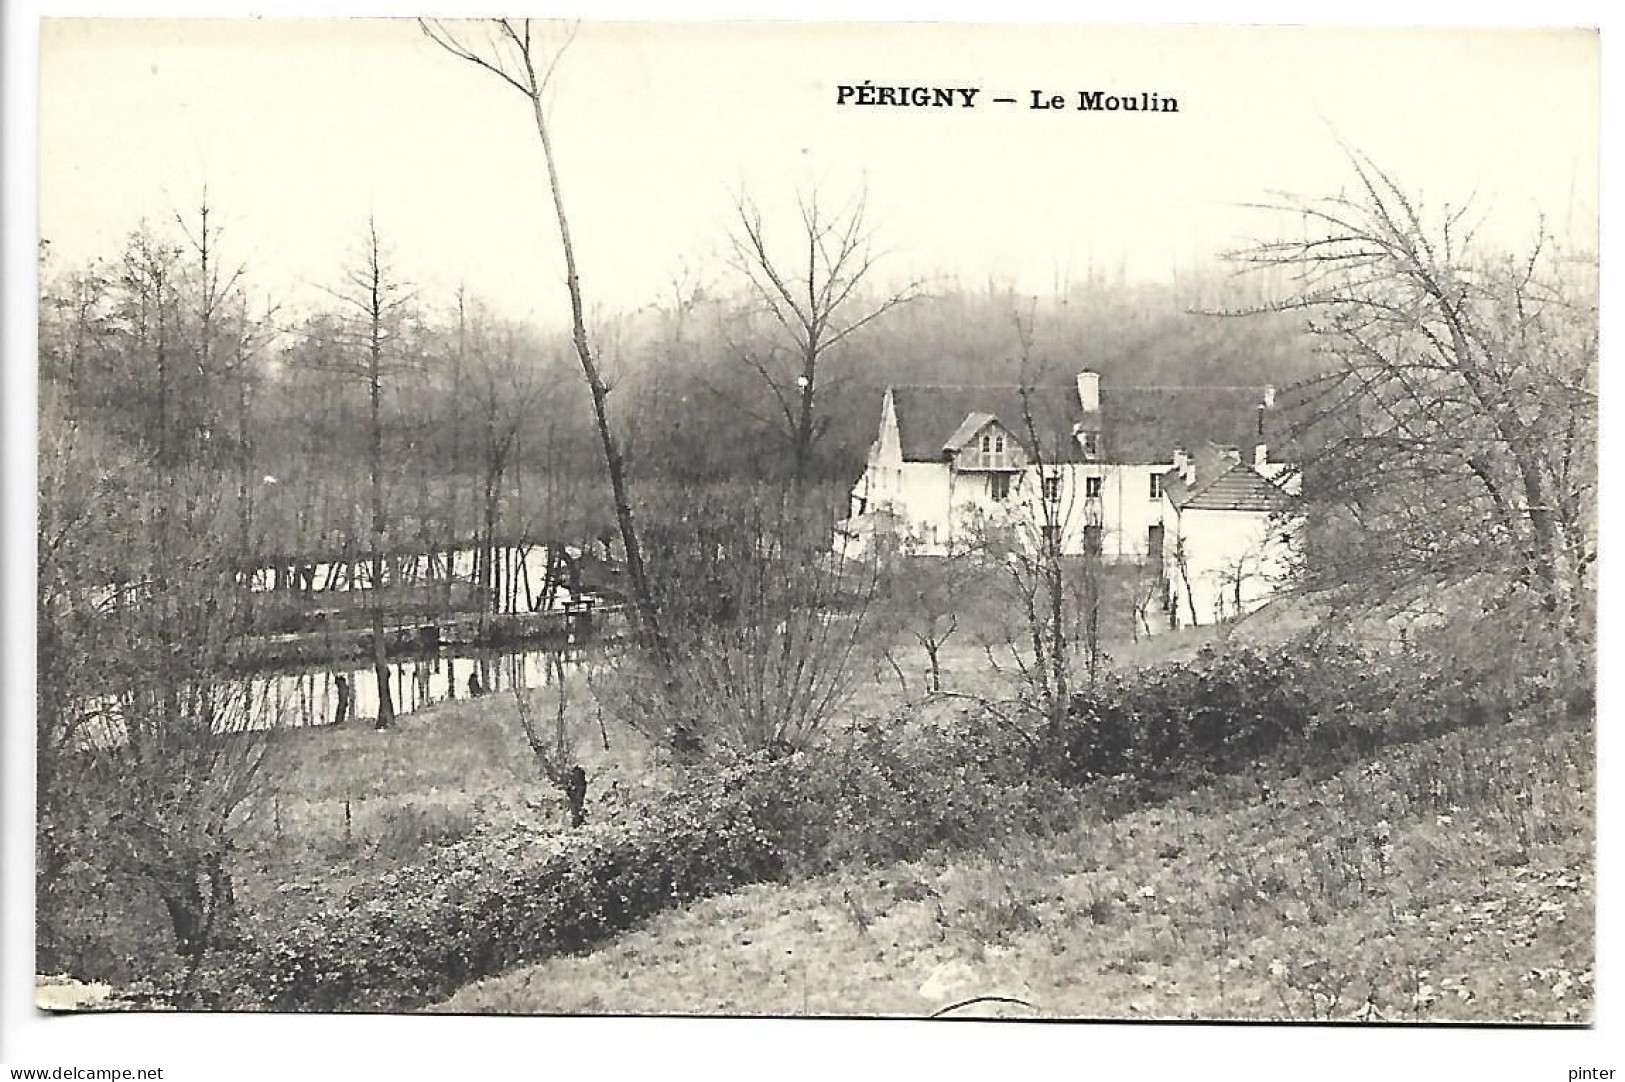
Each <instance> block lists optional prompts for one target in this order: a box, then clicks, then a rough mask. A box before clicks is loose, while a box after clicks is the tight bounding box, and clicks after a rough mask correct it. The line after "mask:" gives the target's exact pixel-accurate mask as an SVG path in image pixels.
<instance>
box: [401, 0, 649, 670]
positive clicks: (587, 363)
mask: <svg viewBox="0 0 1625 1082" xmlns="http://www.w3.org/2000/svg"><path fill="white" fill-rule="evenodd" d="M418 25H419V27H420V28H421V29H422V31H423V33H424V34H425V35H426V36H427V37H428V38H429V39H430V40H431V41H433V42H434V43H435V44H436V45H438V46H440V47H441V48H442V49H444V50H446V51H447V52H448V53H450V54H451V55H452V56H455V57H457V58H458V59H460V60H465V61H467V62H468V63H471V64H473V65H475V66H476V67H479V68H480V69H482V70H483V71H486V72H488V73H490V74H491V75H494V76H496V77H497V78H498V79H500V80H501V81H502V82H503V83H505V84H506V85H508V86H510V87H512V88H513V89H514V90H517V91H518V92H519V93H520V94H522V95H523V96H524V97H525V99H526V101H527V102H528V103H529V104H530V109H531V118H532V121H533V122H534V124H535V127H536V135H537V138H539V139H540V140H541V143H542V156H543V158H544V159H545V160H546V162H547V179H548V187H549V189H550V190H551V192H552V195H553V211H554V215H555V217H556V218H557V220H558V226H559V241H560V244H561V246H562V247H563V250H564V281H565V286H566V288H567V289H568V291H569V294H570V320H571V329H572V330H571V339H572V341H573V343H574V345H575V351H576V357H577V359H578V360H579V361H580V362H581V373H582V376H583V377H584V378H585V379H586V381H587V387H588V390H589V391H590V392H591V394H592V407H593V417H594V419H595V421H596V423H597V427H598V439H599V444H600V446H601V447H602V448H603V452H604V466H605V469H606V470H607V472H608V474H609V484H610V491H611V495H612V497H613V499H614V502H615V519H616V523H617V525H618V526H619V528H620V534H621V547H622V548H623V549H624V550H625V556H626V573H627V579H628V581H629V583H630V585H631V590H632V596H633V603H634V605H635V608H636V611H637V615H638V620H639V624H640V626H641V628H642V631H643V637H644V639H645V640H646V642H647V644H648V646H649V648H650V651H651V653H652V655H653V658H654V661H655V664H656V666H657V667H658V668H659V669H660V670H662V671H665V672H669V671H670V670H671V668H672V665H673V658H672V650H671V644H670V642H669V641H668V639H667V637H666V634H665V631H664V629H663V628H662V626H661V620H660V611H659V608H658V607H657V606H656V604H655V600H654V594H653V592H652V591H651V589H650V586H649V577H648V573H647V571H646V569H645V567H644V562H643V549H642V546H641V545H640V544H639V543H638V531H637V523H636V521H635V519H634V517H633V513H632V500H631V492H630V490H629V488H628V485H627V480H626V468H625V462H624V460H623V458H622V454H621V449H620V445H619V443H618V441H617V439H616V436H615V432H614V429H613V428H612V427H611V425H610V418H609V392H610V388H609V385H608V384H607V383H606V382H605V381H604V378H603V375H602V373H601V372H600V371H599V367H598V362H597V360H596V358H595V355H594V352H593V349H592V345H591V343H590V342H589V340H588V337H587V322H586V303H585V301H583V299H582V290H581V276H580V275H579V274H578V273H577V271H576V256H575V246H574V244H573V243H572V242H571V239H570V223H569V219H568V217H567V216H566V215H565V212H564V193H563V189H562V187H561V185H560V181H559V167H558V161H557V158H556V157H555V155H554V152H553V140H552V136H551V133H550V130H549V128H548V121H547V108H546V105H545V103H544V102H543V97H544V96H545V94H546V92H547V88H548V83H549V81H550V80H551V78H552V76H553V71H554V69H555V68H556V67H557V65H558V62H559V60H560V59H561V58H562V57H563V55H564V52H565V50H566V49H567V48H568V47H569V44H570V41H571V40H573V38H574V31H573V30H572V32H571V35H570V37H569V38H567V39H566V40H565V42H564V43H563V45H561V46H559V47H558V48H557V49H554V50H552V55H551V57H546V56H544V46H543V43H542V42H541V41H540V40H536V39H533V37H532V34H531V20H529V19H520V20H512V19H493V20H489V21H487V22H486V23H484V24H481V25H480V26H479V27H461V26H459V27H457V28H455V29H454V28H453V27H452V26H451V25H449V24H447V23H445V22H443V21H441V20H439V19H420V20H419V21H418Z"/></svg>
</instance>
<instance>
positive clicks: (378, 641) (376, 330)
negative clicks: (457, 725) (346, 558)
mask: <svg viewBox="0 0 1625 1082" xmlns="http://www.w3.org/2000/svg"><path fill="white" fill-rule="evenodd" d="M368 232H369V236H370V239H371V242H372V253H371V254H372V260H371V263H372V267H371V270H372V274H371V301H372V304H371V311H370V316H371V318H370V320H369V323H370V330H371V334H370V337H369V340H368V343H367V398H368V421H369V423H368V426H367V435H368V451H369V456H368V457H369V462H368V467H369V469H368V472H369V473H370V474H371V481H372V606H371V608H372V669H373V674H374V676H375V677H376V678H377V681H378V720H377V722H376V726H377V728H380V729H387V728H389V727H390V725H392V724H394V722H395V699H394V696H393V694H392V693H391V690H390V686H389V657H388V652H387V650H386V649H385V646H384V423H383V411H382V399H383V395H382V393H381V391H382V387H381V384H382V374H381V370H382V367H383V326H382V324H383V298H382V296H381V295H380V285H381V283H380V282H379V277H380V274H381V273H382V272H381V269H380V267H379V265H378V235H377V233H376V232H375V231H373V230H372V229H371V227H370V225H369V229H368Z"/></svg>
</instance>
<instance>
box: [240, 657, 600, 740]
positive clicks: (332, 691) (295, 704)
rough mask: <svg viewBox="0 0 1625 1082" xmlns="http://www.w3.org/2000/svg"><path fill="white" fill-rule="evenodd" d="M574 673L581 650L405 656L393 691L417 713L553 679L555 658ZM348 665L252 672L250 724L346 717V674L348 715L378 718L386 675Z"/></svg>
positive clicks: (393, 672) (398, 702)
mask: <svg viewBox="0 0 1625 1082" xmlns="http://www.w3.org/2000/svg"><path fill="white" fill-rule="evenodd" d="M554 658H558V659H560V660H562V661H563V663H564V669H565V671H566V672H570V671H572V670H574V669H575V668H576V667H577V666H578V665H579V664H580V663H581V651H580V650H578V649H577V650H562V651H561V650H557V649H551V650H525V651H518V652H515V653H497V652H479V653H452V652H450V651H445V652H442V653H438V654H435V655H433V656H426V657H418V658H401V659H397V660H395V661H391V662H390V663H389V673H390V692H391V694H392V695H393V697H394V701H395V712H396V713H397V714H409V713H411V712H412V711H414V710H420V709H422V708H423V707H425V706H432V705H433V704H435V703H440V702H445V701H447V700H448V699H465V698H468V697H469V695H470V692H471V691H475V690H479V691H483V693H484V694H491V693H494V692H502V691H508V690H510V689H512V688H516V687H517V688H532V687H547V686H550V685H551V684H552V683H553V682H554V680H555V679H556V672H555V669H554V666H553V659H554ZM343 665H344V667H342V668H338V667H334V668H321V669H305V670H301V671H298V672H287V673H266V674H261V675H257V676H250V677H244V678H243V680H242V683H243V684H244V685H245V687H244V692H245V696H244V698H245V700H247V701H245V703H244V706H245V707H246V706H248V703H249V702H252V703H253V704H254V706H253V709H255V710H256V711H257V712H258V713H259V714H261V715H262V716H263V720H259V719H256V721H254V722H251V723H250V724H251V725H252V727H254V728H260V727H263V726H265V725H276V726H279V727H288V726H304V725H329V724H332V723H333V722H334V721H335V720H337V718H338V709H339V699H340V695H339V690H338V681H339V678H341V677H342V678H343V679H344V680H345V681H346V682H347V683H348V684H349V700H350V701H349V709H348V716H349V718H351V719H353V720H359V721H367V722H371V721H373V720H374V719H376V718H377V717H378V677H377V674H376V673H375V672H374V671H373V668H372V666H371V665H370V664H363V663H359V662H355V661H346V662H344V663H343Z"/></svg>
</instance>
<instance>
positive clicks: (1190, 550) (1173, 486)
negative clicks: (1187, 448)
mask: <svg viewBox="0 0 1625 1082" xmlns="http://www.w3.org/2000/svg"><path fill="white" fill-rule="evenodd" d="M1298 486H1299V477H1298V474H1297V472H1296V471H1295V470H1293V469H1292V468H1290V467H1288V466H1285V465H1283V464H1281V463H1272V462H1270V461H1269V459H1268V449H1267V447H1266V445H1264V444H1262V443H1261V444H1258V445H1257V447H1256V448H1255V450H1254V455H1253V459H1252V461H1251V462H1247V461H1243V459H1242V457H1241V455H1240V453H1239V449H1238V448H1235V447H1220V446H1217V445H1213V444H1209V445H1207V446H1206V447H1204V448H1202V449H1200V450H1199V451H1198V452H1196V453H1195V454H1185V453H1184V452H1181V453H1180V454H1179V455H1178V459H1177V461H1176V463H1175V465H1174V468H1173V469H1171V470H1169V471H1168V473H1167V475H1166V476H1165V478H1164V480H1163V483H1162V502H1163V522H1164V533H1163V537H1164V542H1163V556H1162V566H1163V583H1164V592H1163V608H1164V612H1165V613H1166V614H1167V616H1168V620H1169V624H1170V625H1171V626H1176V627H1177V626H1182V625H1188V624H1213V623H1219V622H1221V621H1223V620H1227V619H1234V618H1236V617H1240V616H1244V615H1246V614H1247V613H1250V612H1252V611H1253V610H1255V609H1257V608H1258V607H1259V606H1261V605H1263V604H1264V603H1265V602H1266V601H1268V600H1269V599H1270V598H1271V597H1273V596H1275V594H1276V593H1277V592H1278V591H1279V589H1280V587H1281V585H1282V584H1283V583H1284V582H1285V581H1286V579H1287V578H1288V576H1289V575H1290V574H1291V572H1292V570H1293V565H1294V563H1295V562H1296V556H1297V551H1298V543H1299V538H1300V535H1301V526H1302V522H1301V519H1300V518H1299V517H1298V516H1297V515H1295V514H1293V499H1292V497H1293V496H1294V495H1296V494H1297V490H1298Z"/></svg>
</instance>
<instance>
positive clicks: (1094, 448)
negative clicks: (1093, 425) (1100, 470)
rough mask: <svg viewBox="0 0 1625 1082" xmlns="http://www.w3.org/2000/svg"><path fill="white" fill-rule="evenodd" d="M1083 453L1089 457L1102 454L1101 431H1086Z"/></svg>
mask: <svg viewBox="0 0 1625 1082" xmlns="http://www.w3.org/2000/svg"><path fill="white" fill-rule="evenodd" d="M1083 453H1084V455H1086V456H1087V457H1089V458H1095V457H1096V456H1098V455H1099V454H1100V433H1098V432H1085V433H1084V434H1083Z"/></svg>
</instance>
